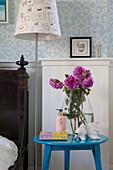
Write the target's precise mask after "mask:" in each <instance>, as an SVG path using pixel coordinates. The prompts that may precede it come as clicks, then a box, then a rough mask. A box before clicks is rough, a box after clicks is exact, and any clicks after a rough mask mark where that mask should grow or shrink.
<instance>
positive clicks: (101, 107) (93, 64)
mask: <svg viewBox="0 0 113 170" xmlns="http://www.w3.org/2000/svg"><path fill="white" fill-rule="evenodd" d="M40 60H41V65H42V130H43V131H55V121H56V116H57V111H56V109H58V108H61V106H62V103H63V101H64V96H65V94H64V93H63V92H62V90H56V89H53V88H52V87H50V85H49V80H50V78H58V79H60V80H61V81H63V80H64V79H65V76H64V75H65V74H66V73H68V74H72V72H73V70H74V68H75V67H76V66H83V67H85V68H86V69H90V71H91V73H92V76H93V78H94V86H93V87H92V90H91V94H90V95H89V99H90V102H91V105H92V108H93V111H94V119H95V122H96V121H99V130H100V133H102V134H105V135H107V136H108V137H109V142H107V143H105V144H102V145H101V155H102V167H103V170H109V163H111V164H112V163H113V147H112V146H113V132H112V129H113V59H109V58H86V59H84V58H82V59H79V58H76V59H75V58H74V59H71V58H68V59H64V58H63V59H40ZM109 148H110V149H109ZM58 169H59V170H63V169H64V155H63V151H57V152H53V153H52V155H51V163H50V170H58ZM70 170H95V165H94V160H93V156H92V153H91V151H71V159H70Z"/></svg>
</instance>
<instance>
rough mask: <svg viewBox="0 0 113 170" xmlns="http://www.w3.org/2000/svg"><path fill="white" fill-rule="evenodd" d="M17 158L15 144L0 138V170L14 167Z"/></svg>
mask: <svg viewBox="0 0 113 170" xmlns="http://www.w3.org/2000/svg"><path fill="white" fill-rule="evenodd" d="M17 157H18V149H17V146H16V145H15V143H14V142H13V141H11V140H8V139H7V138H5V137H3V136H0V170H8V168H9V167H10V166H12V165H14V162H15V161H16V160H17Z"/></svg>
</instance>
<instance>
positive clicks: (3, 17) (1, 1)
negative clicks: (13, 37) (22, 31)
mask: <svg viewBox="0 0 113 170" xmlns="http://www.w3.org/2000/svg"><path fill="white" fill-rule="evenodd" d="M3 23H8V0H0V24H3Z"/></svg>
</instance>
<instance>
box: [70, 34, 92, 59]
mask: <svg viewBox="0 0 113 170" xmlns="http://www.w3.org/2000/svg"><path fill="white" fill-rule="evenodd" d="M91 45H92V38H91V37H70V57H71V58H88V57H91V51H92V46H91Z"/></svg>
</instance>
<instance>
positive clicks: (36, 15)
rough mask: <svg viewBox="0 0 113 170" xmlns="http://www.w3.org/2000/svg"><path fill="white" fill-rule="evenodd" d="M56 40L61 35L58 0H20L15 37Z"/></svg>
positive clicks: (33, 39)
mask: <svg viewBox="0 0 113 170" xmlns="http://www.w3.org/2000/svg"><path fill="white" fill-rule="evenodd" d="M36 33H38V41H46V40H47V41H48V40H55V39H59V38H60V37H61V32H60V26H59V19H58V14H57V6H56V0H20V3H19V11H18V17H17V22H16V29H15V37H17V38H20V39H24V40H32V41H35V40H36Z"/></svg>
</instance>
